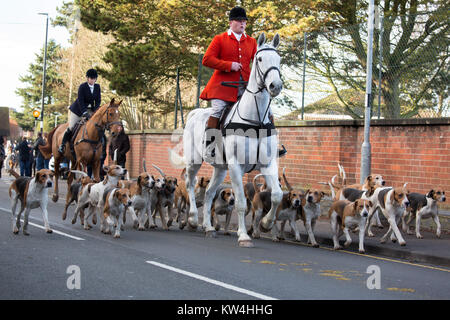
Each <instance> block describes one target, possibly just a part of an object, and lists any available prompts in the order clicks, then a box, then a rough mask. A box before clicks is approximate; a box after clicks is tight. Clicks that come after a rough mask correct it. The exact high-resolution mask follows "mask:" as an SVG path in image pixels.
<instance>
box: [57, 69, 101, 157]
mask: <svg viewBox="0 0 450 320" xmlns="http://www.w3.org/2000/svg"><path fill="white" fill-rule="evenodd" d="M97 77H98V74H97V71H96V70H95V69H89V70H88V71H87V72H86V78H87V81H86V82H85V83H82V84H81V85H80V87H79V88H78V98H77V100H75V102H74V103H72V105H71V106H70V113H69V127H68V128H67V130H66V132H65V133H64V136H63V139H62V143H61V145H60V146H59V148H58V152H59V153H61V154H64V151H65V146H66V143H67V142H68V141H70V138H71V137H72V130H73V128H74V127H75V125H76V124H77V123H78V121H80V120H81V118H82V117H83V118H86V119H88V118H89V117H90V116H91V115H92V114H93V113H94V112H95V110H97V109H98V108H99V107H100V101H101V93H100V85H99V84H97V83H95V82H96V81H97ZM103 143H106V141H104V142H103Z"/></svg>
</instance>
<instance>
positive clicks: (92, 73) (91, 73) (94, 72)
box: [86, 69, 98, 79]
mask: <svg viewBox="0 0 450 320" xmlns="http://www.w3.org/2000/svg"><path fill="white" fill-rule="evenodd" d="M86 77H88V78H91V79H97V78H98V74H97V70H95V69H89V70H88V71H87V72H86Z"/></svg>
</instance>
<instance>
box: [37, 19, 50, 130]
mask: <svg viewBox="0 0 450 320" xmlns="http://www.w3.org/2000/svg"><path fill="white" fill-rule="evenodd" d="M38 14H39V15H43V16H47V23H46V27H45V47H44V48H45V49H44V72H43V77H42V104H41V132H43V131H44V97H45V77H46V73H47V36H48V13H38Z"/></svg>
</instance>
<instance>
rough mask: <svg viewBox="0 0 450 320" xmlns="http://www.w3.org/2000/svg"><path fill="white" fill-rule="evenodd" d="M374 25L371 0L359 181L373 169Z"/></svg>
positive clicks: (371, 1) (362, 181)
mask: <svg viewBox="0 0 450 320" xmlns="http://www.w3.org/2000/svg"><path fill="white" fill-rule="evenodd" d="M373 26H374V0H370V1H369V20H368V22H367V69H366V110H365V117H364V142H363V144H362V147H361V171H360V177H359V182H360V183H361V184H363V183H364V179H365V178H366V177H367V176H368V175H369V174H370V170H371V158H372V155H371V146H370V118H371V117H372V110H371V109H372V106H371V104H372V48H373Z"/></svg>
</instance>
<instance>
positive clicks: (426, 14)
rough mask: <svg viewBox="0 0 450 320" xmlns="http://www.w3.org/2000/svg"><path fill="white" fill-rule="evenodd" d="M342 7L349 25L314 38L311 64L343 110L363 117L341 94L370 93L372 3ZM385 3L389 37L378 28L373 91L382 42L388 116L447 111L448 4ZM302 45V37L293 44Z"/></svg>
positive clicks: (309, 55)
mask: <svg viewBox="0 0 450 320" xmlns="http://www.w3.org/2000/svg"><path fill="white" fill-rule="evenodd" d="M341 3H342V5H339V4H337V5H336V7H335V10H336V12H338V13H339V16H340V18H341V19H340V24H341V25H345V24H347V25H348V26H347V27H342V28H340V29H334V30H332V31H329V32H322V33H311V34H309V35H308V44H307V46H308V52H307V57H306V59H307V60H306V61H307V63H308V67H309V68H310V71H311V73H312V74H313V75H316V76H317V75H318V76H320V77H322V79H326V80H327V82H328V83H327V85H328V87H329V88H330V93H333V94H335V95H336V97H337V98H338V100H339V102H340V104H341V107H342V109H341V110H342V111H343V112H344V113H346V114H349V115H351V116H352V117H354V118H360V117H361V116H359V115H358V113H356V112H354V110H355V108H356V105H353V104H352V102H351V101H349V100H346V99H345V98H344V97H343V96H342V95H341V94H340V92H341V91H343V90H347V89H349V88H351V89H354V90H358V91H361V92H364V91H365V70H366V63H367V56H366V52H367V44H366V42H365V41H366V38H367V35H366V29H367V25H366V23H365V22H364V21H365V20H367V16H366V12H367V1H356V0H353V1H345V2H341ZM379 5H380V8H381V10H382V12H383V14H382V16H383V36H382V37H381V34H380V31H379V30H378V29H376V30H375V32H374V52H373V57H374V63H373V67H372V73H373V92H374V93H376V92H377V89H378V74H379V71H380V70H379V69H378V65H377V64H378V57H379V56H380V47H379V44H380V43H381V45H382V52H381V57H382V69H381V96H382V100H383V103H382V112H383V115H384V117H386V118H399V117H411V116H417V115H420V114H423V110H427V109H428V110H430V109H435V107H438V108H439V109H440V110H441V111H440V112H441V113H442V110H443V109H445V106H444V101H445V100H446V98H445V97H443V96H445V95H446V96H447V97H448V87H446V85H444V83H445V82H447V83H448V58H449V52H448V40H447V39H448V35H449V23H448V21H449V11H448V6H447V3H446V2H444V1H440V0H439V1H418V0H408V1H407V0H399V1H389V0H385V1H381V0H380V1H379ZM363 22H364V23H363ZM380 37H381V41H380ZM302 42H303V38H301V37H298V39H297V40H294V41H293V43H297V45H298V46H299V47H303V45H302ZM296 60H298V52H291V53H290V61H292V64H296ZM297 65H298V62H297ZM373 96H374V95H372V97H373ZM439 101H440V102H439ZM439 105H440V106H439Z"/></svg>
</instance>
